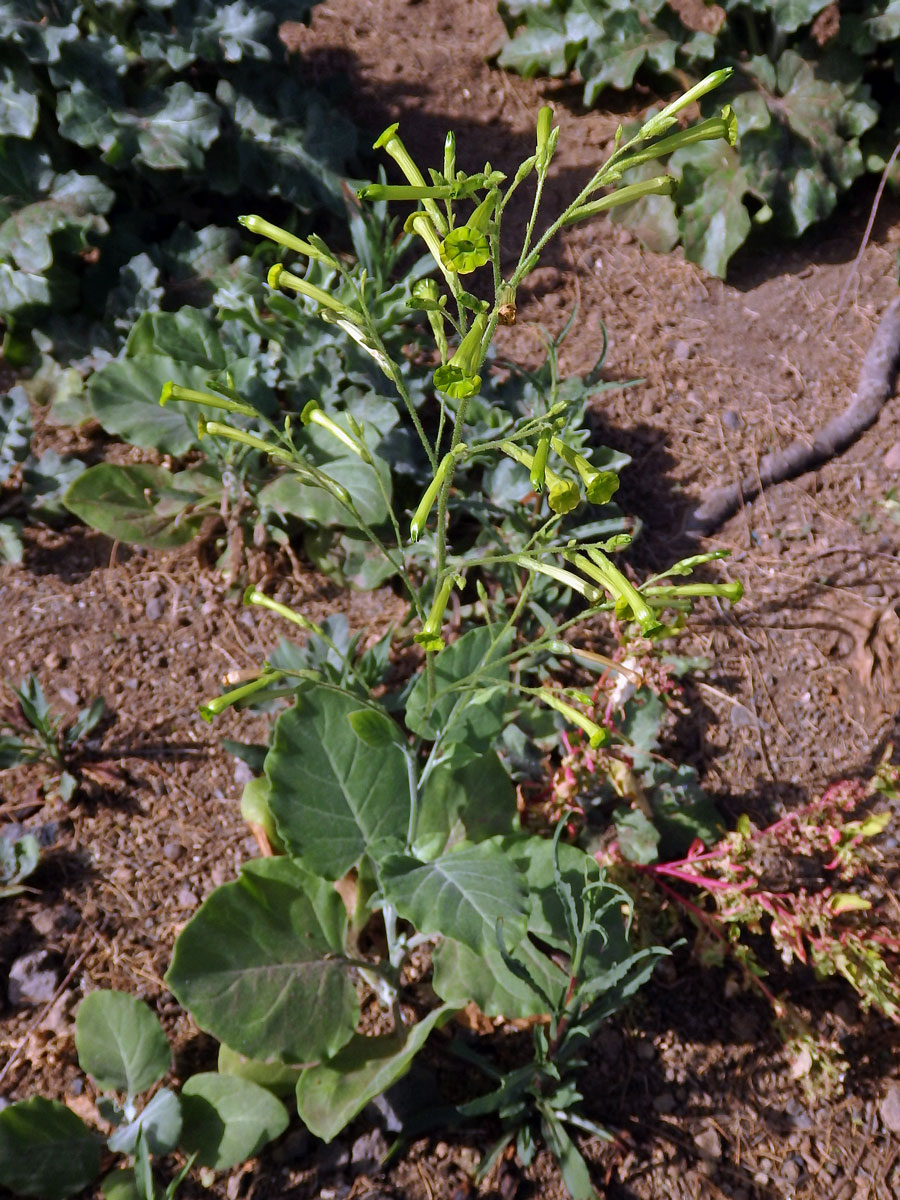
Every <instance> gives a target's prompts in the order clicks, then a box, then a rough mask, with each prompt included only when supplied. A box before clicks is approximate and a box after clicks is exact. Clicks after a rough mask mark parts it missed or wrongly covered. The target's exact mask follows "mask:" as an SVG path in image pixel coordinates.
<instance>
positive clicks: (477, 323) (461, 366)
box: [434, 313, 488, 400]
mask: <svg viewBox="0 0 900 1200" xmlns="http://www.w3.org/2000/svg"><path fill="white" fill-rule="evenodd" d="M487 324H488V318H487V313H477V314H476V315H475V318H474V319H473V321H472V324H471V326H470V327H469V331H468V332H467V333H466V336H465V337H464V338H463V340H462V341H461V342H460V343H459V346H457V348H456V351H455V352H454V354H453V357H452V358H451V359H450V361H449V362H448V363H445V365H444V366H442V367H438V369H437V370H436V371H435V373H434V386H435V387H436V388H437V390H438V391H439V392H443V393H444V394H445V395H446V396H449V397H450V398H451V399H453V400H465V399H467V398H468V397H469V396H475V395H477V394H478V392H479V391H480V390H481V376H480V375H479V374H478V373H477V372H478V371H479V370H480V369H481V364H482V363H483V362H484V355H485V347H483V346H482V344H481V342H482V338H483V337H484V334H485V330H486V329H487Z"/></svg>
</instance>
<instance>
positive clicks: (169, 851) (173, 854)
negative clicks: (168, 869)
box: [163, 842, 184, 862]
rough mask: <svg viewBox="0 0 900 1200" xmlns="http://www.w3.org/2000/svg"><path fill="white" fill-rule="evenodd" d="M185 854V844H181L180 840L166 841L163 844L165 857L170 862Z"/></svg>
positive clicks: (176, 860)
mask: <svg viewBox="0 0 900 1200" xmlns="http://www.w3.org/2000/svg"><path fill="white" fill-rule="evenodd" d="M183 856H184V846H179V844H178V842H166V844H165V845H164V846H163V858H165V859H168V861H169V862H178V860H179V858H182V857H183Z"/></svg>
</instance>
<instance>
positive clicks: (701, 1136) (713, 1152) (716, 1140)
mask: <svg viewBox="0 0 900 1200" xmlns="http://www.w3.org/2000/svg"><path fill="white" fill-rule="evenodd" d="M694 1145H695V1146H696V1147H697V1149H698V1150H699V1151H700V1153H701V1154H702V1155H703V1157H704V1158H708V1159H714V1158H721V1157H722V1139H721V1138H720V1137H719V1134H718V1131H717V1130H715V1129H713V1128H712V1126H710V1127H709V1128H708V1129H703V1130H701V1132H700V1133H698V1134H697V1136H696V1137H695V1138H694Z"/></svg>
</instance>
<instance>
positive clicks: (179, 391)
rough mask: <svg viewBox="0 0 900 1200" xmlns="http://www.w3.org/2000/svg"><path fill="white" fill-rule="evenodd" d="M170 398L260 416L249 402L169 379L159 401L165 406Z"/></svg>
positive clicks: (245, 414) (163, 387) (243, 414)
mask: <svg viewBox="0 0 900 1200" xmlns="http://www.w3.org/2000/svg"><path fill="white" fill-rule="evenodd" d="M170 400H188V401H190V403H191V404H204V405H205V406H206V407H207V408H218V409H221V410H222V411H223V412H230V413H240V414H241V416H243V417H258V416H259V413H258V412H257V411H256V409H255V408H251V407H250V405H249V404H241V403H240V402H239V401H237V400H229V399H228V398H227V397H225V396H215V395H213V394H212V392H198V391H196V390H195V389H194V388H186V387H181V386H180V385H179V384H177V383H173V382H172V381H171V380H169V382H168V383H164V384H163V386H162V391H161V392H160V394H159V403H160V405H162V406H163V407H165V405H166V404H168V402H169V401H170Z"/></svg>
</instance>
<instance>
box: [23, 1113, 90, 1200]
mask: <svg viewBox="0 0 900 1200" xmlns="http://www.w3.org/2000/svg"><path fill="white" fill-rule="evenodd" d="M100 1146H101V1142H100V1139H99V1138H98V1137H97V1135H96V1134H95V1133H94V1132H93V1130H91V1129H89V1128H88V1127H87V1125H85V1123H84V1121H82V1119H81V1117H77V1116H76V1115H75V1113H73V1112H72V1111H71V1109H68V1108H66V1106H65V1105H64V1104H59V1103H57V1102H56V1101H55V1100H43V1099H42V1098H41V1097H39V1096H36V1097H35V1098H34V1099H33V1100H23V1101H22V1102H21V1103H19V1104H11V1105H10V1106H9V1108H5V1109H4V1110H3V1111H2V1112H0V1185H2V1186H3V1187H6V1188H9V1190H10V1191H11V1192H14V1193H15V1194H16V1195H18V1196H40V1197H42V1200H65V1198H66V1197H67V1196H74V1194H75V1193H76V1192H80V1191H81V1189H82V1188H85V1187H87V1186H88V1184H89V1183H92V1182H93V1181H94V1180H95V1179H96V1178H97V1176H98V1175H99V1174H100Z"/></svg>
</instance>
